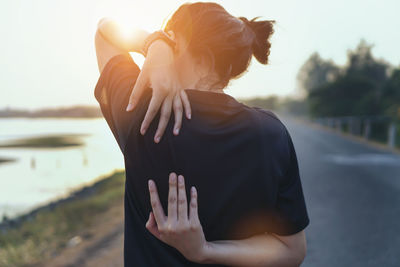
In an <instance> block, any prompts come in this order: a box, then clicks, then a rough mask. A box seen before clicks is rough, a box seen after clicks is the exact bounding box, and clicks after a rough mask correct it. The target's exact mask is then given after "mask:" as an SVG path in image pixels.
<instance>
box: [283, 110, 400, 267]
mask: <svg viewBox="0 0 400 267" xmlns="http://www.w3.org/2000/svg"><path fill="white" fill-rule="evenodd" d="M281 119H282V121H283V122H284V124H285V125H286V127H287V128H288V130H289V132H290V134H291V136H292V139H293V142H294V145H295V149H296V153H297V157H298V161H299V167H300V175H301V179H302V185H303V190H304V195H305V199H306V204H307V208H308V213H309V216H310V225H309V226H308V227H307V228H306V234H307V241H308V254H307V257H306V259H305V261H304V263H303V265H302V266H306V267H307V266H318V267H321V266H322V267H329V266H335V267H337V266H352V267H354V266H363V267H366V266H385V267H386V266H400V155H398V154H393V153H390V152H388V151H385V150H384V149H379V148H376V147H374V146H371V145H368V144H364V143H362V142H359V141H355V140H352V139H349V138H345V137H343V136H341V135H339V134H336V133H334V132H330V131H327V130H324V129H321V128H318V127H312V126H311V125H308V124H304V123H299V122H298V121H294V120H290V119H287V118H284V117H281Z"/></svg>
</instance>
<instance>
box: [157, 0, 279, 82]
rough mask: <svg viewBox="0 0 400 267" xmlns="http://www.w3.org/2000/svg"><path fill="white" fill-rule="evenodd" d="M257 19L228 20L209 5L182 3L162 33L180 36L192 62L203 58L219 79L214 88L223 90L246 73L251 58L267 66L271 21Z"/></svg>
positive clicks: (224, 13) (217, 7)
mask: <svg viewBox="0 0 400 267" xmlns="http://www.w3.org/2000/svg"><path fill="white" fill-rule="evenodd" d="M258 18H259V17H255V18H253V19H251V20H248V19H246V18H245V17H235V16H232V15H231V14H229V13H228V12H227V11H226V10H225V9H224V8H223V7H222V6H221V5H219V4H217V3H213V2H196V3H185V4H183V5H181V6H180V7H179V8H178V9H177V10H176V11H175V13H174V14H173V15H172V17H171V18H170V19H169V21H168V22H167V24H166V25H165V27H164V30H165V31H169V30H172V31H174V32H175V33H179V34H180V35H181V36H183V37H184V38H185V39H186V41H187V42H188V50H189V52H190V53H191V54H192V56H193V57H194V58H201V57H205V58H206V59H207V60H208V61H209V62H211V66H212V68H213V71H214V72H215V73H217V74H218V77H219V81H218V83H217V84H215V85H214V86H217V87H219V88H224V87H226V86H227V85H228V83H229V81H230V80H231V79H234V78H238V77H240V76H241V75H242V74H243V73H244V72H245V71H246V70H247V68H248V66H249V64H250V61H251V58H252V56H253V55H254V57H255V58H256V59H257V60H258V61H259V62H260V63H262V64H268V56H269V54H270V47H271V43H270V42H269V38H270V36H271V35H272V33H273V23H274V22H275V21H273V20H261V21H260V20H257V19H258Z"/></svg>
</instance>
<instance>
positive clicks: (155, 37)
mask: <svg viewBox="0 0 400 267" xmlns="http://www.w3.org/2000/svg"><path fill="white" fill-rule="evenodd" d="M158 39H161V40H163V41H165V42H166V43H167V44H168V45H169V46H171V48H172V49H174V48H175V46H176V42H175V41H174V40H172V39H171V38H170V37H169V35H168V34H167V33H166V32H164V31H163V30H158V31H155V32H153V33H151V34H150V35H149V36H147V38H146V39H145V41H144V45H143V47H142V54H143V56H145V57H146V56H147V50H148V49H149V47H150V45H151V44H152V43H153V42H154V41H155V40H158Z"/></svg>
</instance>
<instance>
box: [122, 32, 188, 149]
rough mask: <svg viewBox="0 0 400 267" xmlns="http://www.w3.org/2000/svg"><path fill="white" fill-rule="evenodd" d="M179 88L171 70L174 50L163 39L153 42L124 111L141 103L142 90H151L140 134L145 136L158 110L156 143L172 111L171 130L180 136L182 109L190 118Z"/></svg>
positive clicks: (185, 97)
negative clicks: (172, 124) (173, 118)
mask: <svg viewBox="0 0 400 267" xmlns="http://www.w3.org/2000/svg"><path fill="white" fill-rule="evenodd" d="M170 35H172V36H173V33H170ZM179 86H180V85H179V82H178V75H177V72H176V70H175V67H174V51H173V49H172V48H171V47H170V46H169V45H168V44H166V43H165V42H164V41H162V40H156V41H154V42H153V43H152V44H151V45H150V47H149V49H148V51H147V57H146V59H145V61H144V64H143V66H142V70H141V71H140V73H139V76H138V78H137V80H136V83H135V86H134V88H133V91H132V93H131V96H130V98H129V104H128V106H127V109H126V110H127V111H132V110H133V109H134V108H135V106H136V105H137V103H138V102H139V101H140V97H141V95H142V93H143V91H144V90H145V89H146V88H147V87H151V88H152V89H153V95H152V98H151V100H150V104H149V107H148V109H147V112H146V115H145V117H144V120H143V122H142V125H141V128H140V132H141V134H142V135H144V134H145V132H146V130H147V128H148V127H149V125H150V123H151V121H152V120H153V119H154V117H155V115H156V114H157V112H158V110H159V109H160V107H161V115H160V121H159V123H158V128H157V131H156V134H155V137H154V141H155V142H156V143H158V142H159V141H160V139H161V137H162V135H163V134H164V131H165V128H166V127H167V124H168V121H169V118H170V116H171V109H172V108H173V109H174V114H175V125H174V128H173V133H174V134H175V135H178V134H179V130H180V128H181V124H182V113H183V107H184V108H185V112H186V117H187V118H188V119H190V118H191V108H190V103H189V100H188V97H187V95H186V93H185V91H184V90H183V89H182V88H180V87H179Z"/></svg>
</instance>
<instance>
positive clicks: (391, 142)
mask: <svg viewBox="0 0 400 267" xmlns="http://www.w3.org/2000/svg"><path fill="white" fill-rule="evenodd" d="M388 146H389V147H390V148H395V146H396V124H395V123H394V122H392V123H390V126H389V130H388Z"/></svg>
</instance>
